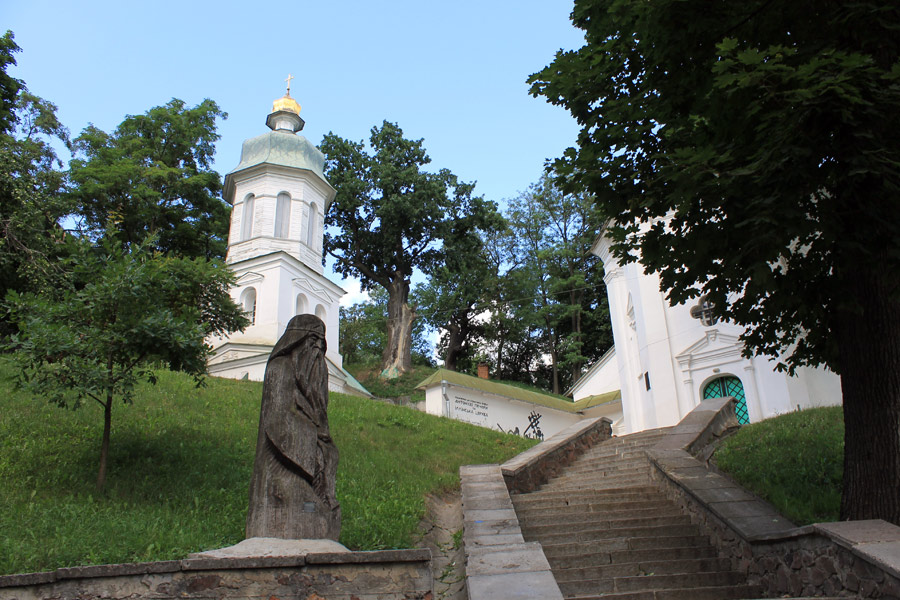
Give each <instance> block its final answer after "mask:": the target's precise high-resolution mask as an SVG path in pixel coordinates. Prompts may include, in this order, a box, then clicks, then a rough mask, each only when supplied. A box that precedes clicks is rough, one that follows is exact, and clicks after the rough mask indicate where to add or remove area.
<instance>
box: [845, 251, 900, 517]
mask: <svg viewBox="0 0 900 600" xmlns="http://www.w3.org/2000/svg"><path fill="white" fill-rule="evenodd" d="M878 264H879V261H877V260H876V261H874V264H873V265H872V266H870V267H868V268H866V267H860V268H859V269H857V270H855V271H854V272H853V273H849V274H848V275H847V277H846V286H845V287H844V291H845V293H846V294H847V297H848V298H849V299H854V300H856V301H857V302H858V303H859V305H860V306H861V308H862V310H861V311H855V310H854V309H853V308H854V307H850V308H845V309H844V310H839V311H838V314H837V315H836V326H835V328H834V331H835V333H836V334H837V341H838V344H839V352H840V359H839V360H840V370H841V387H842V388H843V397H844V482H843V493H842V496H841V513H840V517H841V520H847V519H853V520H857V519H884V520H885V521H889V522H891V523H894V524H897V525H900V300H898V296H897V292H898V290H897V282H896V281H893V279H892V278H890V276H889V275H888V276H886V275H885V273H884V271H880V270H879V269H878V268H877V265H878ZM881 264H887V261H886V260H885V261H884V263H881ZM873 267H875V268H873Z"/></svg>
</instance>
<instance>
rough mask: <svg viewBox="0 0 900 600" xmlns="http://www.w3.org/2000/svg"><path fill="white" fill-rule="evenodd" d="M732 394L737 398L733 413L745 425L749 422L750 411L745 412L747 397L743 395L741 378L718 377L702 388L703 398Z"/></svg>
mask: <svg viewBox="0 0 900 600" xmlns="http://www.w3.org/2000/svg"><path fill="white" fill-rule="evenodd" d="M725 396H732V397H733V398H734V399H735V400H737V405H736V406H735V407H734V414H735V415H736V416H737V420H738V423H740V424H741V425H746V424H747V423H749V422H750V413H748V412H747V398H746V396H744V384H742V383H741V380H740V379H738V378H737V377H733V376H730V375H729V376H725V377H719V378H718V379H713V380H712V381H710V382H709V383H707V384H706V387H705V388H703V399H704V400H708V399H709V398H724V397H725Z"/></svg>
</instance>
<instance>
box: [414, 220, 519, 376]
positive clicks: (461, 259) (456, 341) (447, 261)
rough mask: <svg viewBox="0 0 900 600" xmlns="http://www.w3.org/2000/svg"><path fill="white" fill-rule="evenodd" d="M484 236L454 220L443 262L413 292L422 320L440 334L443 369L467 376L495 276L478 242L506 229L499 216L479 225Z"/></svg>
mask: <svg viewBox="0 0 900 600" xmlns="http://www.w3.org/2000/svg"><path fill="white" fill-rule="evenodd" d="M482 227H483V228H484V230H479V229H477V228H473V227H471V226H470V225H469V223H467V220H466V218H465V217H464V218H462V219H460V220H458V221H457V222H456V223H455V224H454V225H453V226H452V227H451V228H450V232H449V233H448V235H447V236H446V237H445V238H444V255H445V258H444V262H443V263H441V264H438V265H434V266H432V267H431V268H429V269H428V270H427V271H426V275H427V276H428V277H429V279H428V281H427V283H425V284H424V285H422V286H419V287H418V288H417V295H418V298H419V301H420V302H419V307H420V308H419V310H420V312H421V313H422V314H423V318H424V320H425V321H426V322H427V323H428V324H429V325H430V326H431V327H432V328H433V329H436V330H439V331H442V335H441V339H440V342H439V347H440V350H441V355H442V357H443V360H444V368H445V369H450V370H451V371H456V370H459V369H460V367H462V369H463V370H465V371H468V370H470V368H471V367H472V366H473V365H472V364H470V363H472V361H473V359H474V349H475V347H476V346H475V343H476V338H477V336H478V335H479V334H480V332H481V329H482V328H483V325H482V324H481V323H480V322H479V313H483V312H485V306H486V302H487V301H488V296H487V292H488V290H490V289H491V287H493V286H494V279H495V278H496V277H497V272H496V270H494V269H493V268H492V265H491V261H490V258H489V256H488V254H487V249H486V248H485V244H484V240H483V236H485V235H489V234H491V233H493V232H497V231H501V230H502V229H504V228H505V227H506V223H505V221H504V220H503V218H502V217H501V216H500V214H499V213H496V212H494V213H492V214H490V215H489V218H488V219H487V220H485V221H484V223H483V225H482Z"/></svg>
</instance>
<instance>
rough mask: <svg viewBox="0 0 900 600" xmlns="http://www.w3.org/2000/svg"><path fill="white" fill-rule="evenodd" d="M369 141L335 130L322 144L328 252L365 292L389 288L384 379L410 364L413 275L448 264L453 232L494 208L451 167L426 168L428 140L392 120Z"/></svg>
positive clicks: (477, 223) (478, 222) (471, 224)
mask: <svg viewBox="0 0 900 600" xmlns="http://www.w3.org/2000/svg"><path fill="white" fill-rule="evenodd" d="M369 146H370V148H371V150H372V153H369V151H368V150H367V149H366V147H365V144H364V143H363V142H352V141H348V140H345V139H343V138H341V137H339V136H337V135H334V134H333V133H329V134H328V135H326V136H325V139H324V140H323V142H322V146H321V149H322V151H323V152H324V153H325V156H326V173H325V175H326V177H327V178H328V181H329V182H331V184H332V185H333V186H334V187H335V189H337V196H336V197H335V200H334V201H333V202H332V203H331V206H330V207H329V209H328V214H327V216H326V223H327V225H328V229H327V230H326V233H325V250H326V251H327V252H328V253H329V254H331V255H332V256H333V257H334V258H335V260H336V262H335V269H336V270H337V271H338V272H340V273H342V274H344V275H347V276H351V277H358V278H360V280H361V282H362V286H363V288H364V289H370V290H371V289H374V288H375V287H376V286H380V287H382V288H384V289H385V290H387V293H388V305H387V309H388V318H387V341H386V345H385V348H384V353H383V355H382V376H383V377H385V378H394V377H397V376H399V375H400V374H402V373H405V372H407V371H409V369H410V368H411V367H412V360H411V350H412V329H413V321H414V320H415V318H416V312H415V310H414V308H413V307H412V306H410V303H409V296H410V282H411V278H412V275H413V272H414V271H415V270H416V269H422V270H427V269H431V268H433V267H434V266H435V265H439V264H442V263H443V262H444V258H445V252H444V248H443V244H442V243H443V241H444V240H445V239H446V237H447V236H448V234H449V233H450V232H451V231H455V232H457V234H458V233H459V227H460V226H461V224H463V223H465V224H466V226H467V227H470V228H472V229H475V228H477V227H480V226H481V225H482V221H484V220H486V219H489V218H491V215H492V214H493V213H494V212H495V207H494V205H493V203H490V202H487V201H485V200H484V199H482V198H480V197H476V196H473V195H472V191H473V188H474V184H469V183H463V182H460V181H458V180H457V178H456V176H455V175H453V174H452V173H451V172H450V171H449V170H447V169H441V170H439V171H438V172H436V173H431V172H428V171H425V170H423V167H424V166H425V165H427V164H428V163H429V162H431V159H430V158H429V157H428V155H427V154H426V152H425V148H424V147H423V144H422V140H408V139H406V138H404V137H403V131H402V130H401V129H400V127H398V126H397V125H396V124H394V123H389V122H387V121H385V122H384V123H383V125H382V126H381V127H373V128H372V133H371V136H370V138H369Z"/></svg>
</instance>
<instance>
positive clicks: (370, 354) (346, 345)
mask: <svg viewBox="0 0 900 600" xmlns="http://www.w3.org/2000/svg"><path fill="white" fill-rule="evenodd" d="M413 295H414V296H415V294H413ZM414 301H415V300H414ZM387 304H388V294H387V290H385V289H384V288H381V287H378V288H375V289H373V290H372V291H371V292H370V293H369V298H368V299H367V300H364V301H362V302H357V303H356V304H351V305H350V306H346V307H345V306H342V307H341V341H340V347H341V356H343V357H344V362H345V363H347V364H350V365H374V364H378V363H380V362H381V355H382V354H383V353H384V347H385V345H386V343H387ZM425 326H426V322H425V321H423V320H421V319H416V320H415V321H414V322H413V329H412V351H411V353H412V361H413V362H414V363H416V362H422V363H427V364H430V362H431V351H432V348H431V343H430V342H429V341H428V338H427V336H426V333H427V332H426V328H425Z"/></svg>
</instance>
